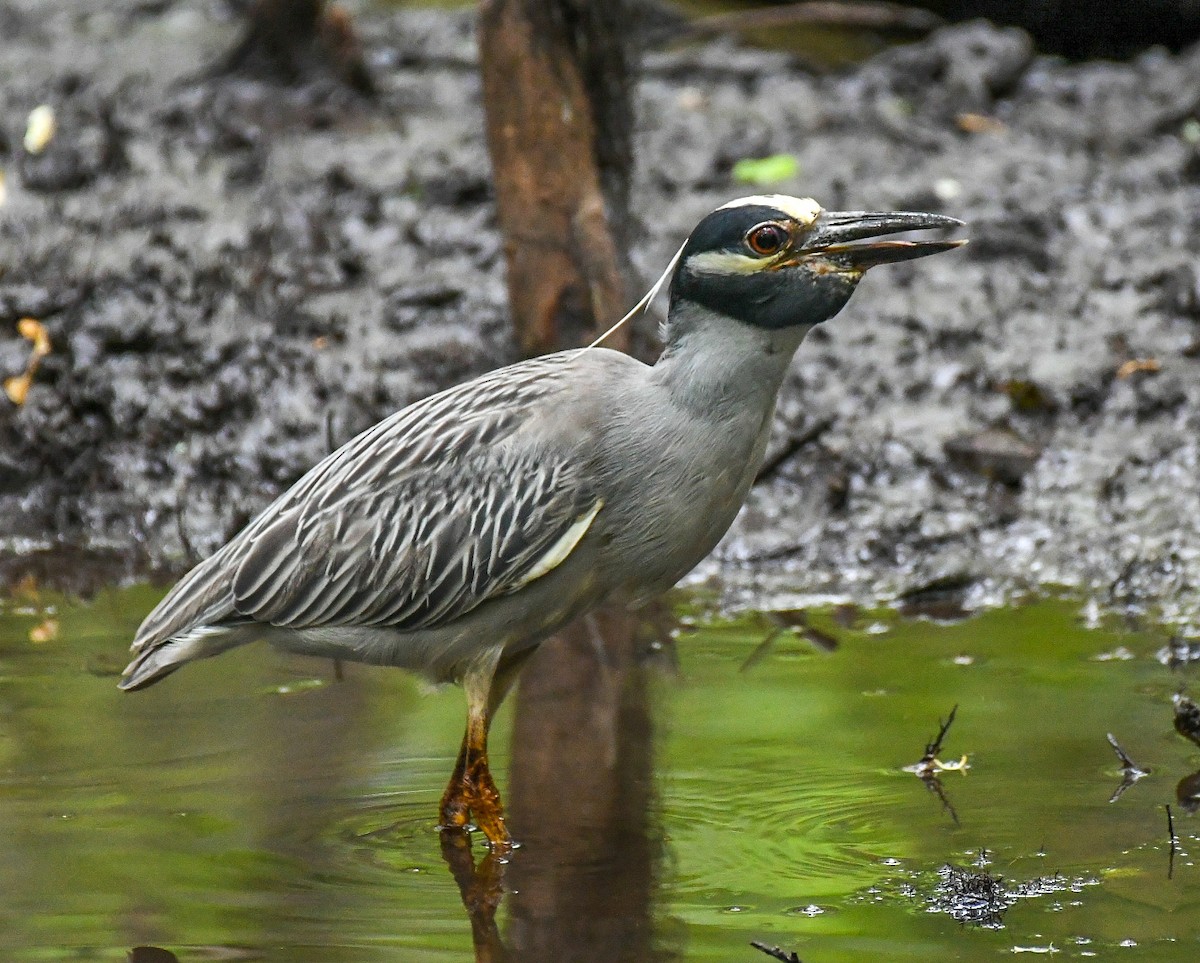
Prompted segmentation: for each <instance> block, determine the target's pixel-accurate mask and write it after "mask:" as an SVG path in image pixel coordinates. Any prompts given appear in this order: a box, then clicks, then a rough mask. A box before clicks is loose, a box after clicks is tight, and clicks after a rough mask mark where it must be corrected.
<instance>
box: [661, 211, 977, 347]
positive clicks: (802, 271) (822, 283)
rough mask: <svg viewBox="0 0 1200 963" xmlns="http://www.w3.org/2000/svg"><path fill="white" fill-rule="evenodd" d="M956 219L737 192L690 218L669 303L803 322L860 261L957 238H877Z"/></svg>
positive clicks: (857, 271)
mask: <svg viewBox="0 0 1200 963" xmlns="http://www.w3.org/2000/svg"><path fill="white" fill-rule="evenodd" d="M961 225H962V221H959V220H956V219H955V218H953V217H945V216H944V215H941V214H911V213H896V214H874V213H865V212H862V211H854V212H837V211H826V210H824V209H822V207H821V206H820V205H819V204H818V203H817V202H816V201H814V200H812V199H811V198H800V197H787V196H785V195H782V194H772V195H767V196H760V197H743V198H740V199H739V200H736V201H731V202H730V203H728V204H726V205H725V206H723V207H719V208H717V209H716V210H715V211H713V212H712V213H711V214H709V215H708V216H707V217H705V218H704V220H702V221H701V222H700V223H699V224H698V225H696V229H695V230H694V231H692V234H691V236H690V237H689V238H688V240H687V243H686V244H685V245H684V247H683V250H682V251H681V252H680V255H679V261H678V264H677V266H676V268H675V275H674V278H673V279H672V282H671V304H672V307H674V306H675V305H676V303H677V302H679V301H689V302H692V303H694V304H697V305H700V306H702V307H704V308H708V309H709V310H712V311H715V312H717V313H719V314H721V315H724V316H726V317H730V318H733V319H735V320H737V321H741V322H743V323H745V324H750V325H754V326H756V327H760V328H767V329H772V330H776V329H780V328H791V327H811V326H812V325H814V324H820V323H821V322H822V321H825V320H826V319H828V318H831V317H833V316H834V315H835V314H837V313H838V311H840V310H841V309H842V307H843V306H844V305H845V304H846V302H847V301H848V300H849V299H850V295H851V294H853V293H854V288H855V286H856V285H857V284H858V282H859V281H860V280H861V279H862V276H863V274H864V273H866V271H867V270H868V269H869V268H873V267H875V265H877V264H891V263H893V262H896V261H909V260H912V259H913V258H918V257H925V256H926V255H927V254H937V253H938V252H940V251H949V250H951V249H953V248H956V247H959V246H960V245H962V244H965V243H966V241H964V240H954V241H941V240H936V241H894V240H879V238H882V237H885V236H887V235H890V234H899V233H901V232H904V231H921V230H927V229H930V228H945V227H959V226H961Z"/></svg>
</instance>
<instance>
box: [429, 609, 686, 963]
mask: <svg viewBox="0 0 1200 963" xmlns="http://www.w3.org/2000/svg"><path fill="white" fill-rule="evenodd" d="M640 628H641V624H640V620H639V617H638V616H637V615H634V614H631V613H629V612H626V611H624V610H621V609H618V608H616V607H610V608H608V609H605V610H602V611H600V612H597V613H593V614H592V615H589V616H586V617H584V618H582V619H579V620H577V621H576V622H574V623H573V624H572V625H570V626H569V627H568V628H567V629H566V630H564V631H563V632H562V633H561V634H560V635H559V636H557V637H556V638H554V639H553V640H551V641H550V642H548V643H546V645H544V646H543V647H542V649H541V650H540V651H539V652H538V654H537V655H536V656H535V657H534V659H533V661H532V662H531V664H530V665H529V667H528V668H527V669H526V671H525V674H524V676H523V677H522V680H521V687H520V694H519V701H518V704H517V711H516V719H515V722H514V731H513V756H512V768H511V776H510V780H509V782H510V789H509V799H510V800H511V806H510V817H509V818H510V822H511V825H512V828H513V834H514V836H515V838H516V839H517V840H519V841H520V844H521V848H520V849H518V850H517V851H516V853H515V854H514V855H513V856H512V858H511V861H510V862H509V863H508V864H507V866H506V865H505V864H504V863H502V862H500V861H498V860H496V858H495V857H494V856H493V855H492V854H491V853H489V854H488V855H487V856H485V857H484V858H483V860H482V861H481V862H480V863H479V864H478V865H475V863H474V860H473V858H472V856H471V853H470V851H469V843H468V842H467V841H466V840H465V839H464V838H463V837H462V836H457V835H446V836H445V838H444V839H443V847H442V851H443V856H444V857H445V859H446V862H447V863H448V864H449V866H450V870H451V873H452V874H453V876H454V878H455V880H456V882H457V883H458V886H459V891H460V893H461V894H462V898H463V905H464V906H465V907H466V909H467V913H468V916H469V917H470V920H471V931H472V937H473V940H474V945H475V955H476V960H477V961H480V963H482V961H489V963H494V961H501V960H509V959H519V960H521V961H522V963H541V961H546V963H550V961H553V963H559V961H561V960H563V959H571V960H574V961H580V963H588V961H595V963H601V961H603V963H619V961H638V963H644V961H647V960H652V959H656V958H657V959H663V958H664V957H663V956H662V955H659V956H658V957H656V956H655V952H654V950H653V948H652V945H651V944H652V939H651V937H652V927H651V896H652V891H653V886H654V880H655V865H656V859H657V856H658V854H659V852H660V849H661V840H660V838H659V836H658V834H657V833H655V832H653V831H652V828H651V826H650V816H649V809H650V802H651V796H652V781H651V764H652V748H653V726H652V724H651V716H650V709H649V705H648V699H647V686H646V672H647V669H646V667H645V659H644V655H645V654H646V653H647V652H649V651H650V648H651V647H650V646H649V645H647V644H646V642H647V640H646V639H645V637H644V636H643V635H642V634H641V633H640V632H639V629H640ZM505 889H507V890H508V891H509V892H510V894H511V895H510V896H509V916H510V920H511V925H510V927H509V931H508V934H507V941H508V946H507V947H506V946H505V945H504V943H503V942H502V941H501V939H500V935H499V932H498V929H497V926H496V922H495V912H496V908H497V906H498V905H499V902H500V899H501V897H502V894H503V891H504V890H505Z"/></svg>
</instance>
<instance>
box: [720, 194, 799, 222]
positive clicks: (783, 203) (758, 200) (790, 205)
mask: <svg viewBox="0 0 1200 963" xmlns="http://www.w3.org/2000/svg"><path fill="white" fill-rule="evenodd" d="M752 204H753V205H759V206H762V207H774V208H776V209H777V210H780V211H783V213H784V214H786V215H787V216H788V217H790V218H792V219H793V220H795V221H796V222H797V223H799V224H803V225H804V226H805V227H808V226H809V225H810V224H812V222H813V221H815V220H816V219H817V215H818V214H820V213H821V205H820V204H818V203H817V202H816V201H814V200H813V199H812V198H811V197H789V196H788V195H787V194H754V195H751V196H750V197H739V198H738V199H737V200H736V201H730V202H729V203H728V204H722V205H721V206H720V207H718V208H717V210H718V211H723V210H725V209H726V208H729V207H747V206H749V205H752Z"/></svg>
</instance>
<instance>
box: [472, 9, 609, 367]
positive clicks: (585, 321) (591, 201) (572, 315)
mask: <svg viewBox="0 0 1200 963" xmlns="http://www.w3.org/2000/svg"><path fill="white" fill-rule="evenodd" d="M629 16H630V11H629V4H628V2H627V0H606V2H604V3H594V2H589V0H483V3H482V4H481V7H480V15H479V47H480V67H481V71H482V77H483V96H484V108H485V111H486V114H487V135H488V147H489V150H490V151H491V156H492V167H493V170H494V175H495V184H496V205H497V210H498V213H499V219H500V227H501V230H502V231H503V233H504V239H505V242H504V243H505V258H506V262H507V267H508V291H509V303H510V305H511V308H512V313H513V323H514V325H515V327H516V333H517V340H518V341H519V343H520V345H521V348H522V349H523V350H524V351H525V352H526V353H527V354H531V355H532V354H540V353H543V352H546V351H553V350H557V349H559V348H565V347H573V346H575V345H578V344H581V343H586V342H587V341H589V340H591V339H592V338H593V337H594V336H595V335H597V334H598V333H599V332H601V331H603V330H604V329H605V328H607V327H608V326H609V325H610V324H611V323H612V322H614V321H615V320H617V318H619V317H620V316H621V314H622V313H624V310H625V308H626V306H627V301H628V292H627V285H626V280H625V278H626V273H627V272H626V266H627V261H626V257H625V254H624V252H625V251H626V250H627V244H626V240H627V239H626V236H625V231H626V222H627V219H628V208H629V176H630V167H631V164H632V148H631V138H632V107H631V98H630V82H631V65H630V54H629V46H628V39H627V38H628V34H629ZM610 343H611V344H612V346H613V347H627V346H628V344H629V337H628V333H627V332H621V333H620V337H619V338H615V339H614V340H613V341H612V342H610Z"/></svg>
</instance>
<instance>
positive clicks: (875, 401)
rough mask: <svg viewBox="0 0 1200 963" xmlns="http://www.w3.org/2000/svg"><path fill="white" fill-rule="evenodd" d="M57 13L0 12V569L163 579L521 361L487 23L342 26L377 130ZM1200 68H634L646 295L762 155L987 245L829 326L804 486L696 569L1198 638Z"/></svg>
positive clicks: (689, 62)
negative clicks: (1034, 592)
mask: <svg viewBox="0 0 1200 963" xmlns="http://www.w3.org/2000/svg"><path fill="white" fill-rule="evenodd" d="M71 7H72V9H71V11H70V12H69V13H68V12H66V11H57V12H56V11H55V10H53V9H49V8H46V7H45V5H43V4H38V3H35V2H34V0H0V24H3V26H4V34H5V44H6V56H5V58H4V60H3V63H0V172H2V174H3V178H4V180H3V182H2V183H3V186H4V191H3V194H4V200H3V204H2V206H0V243H2V244H3V247H4V250H5V259H4V263H3V265H2V266H0V271H2V273H0V380H3V379H8V378H13V377H20V376H21V375H22V374H23V373H24V372H25V371H26V366H27V364H28V362H29V341H28V340H26V339H25V338H22V337H21V336H20V335H19V334H18V333H17V330H16V324H17V322H18V321H19V320H20V319H21V318H25V317H29V318H36V319H37V320H38V321H40V322H41V323H42V324H43V325H44V326H45V329H46V333H47V336H48V338H49V340H50V343H51V344H52V345H53V350H52V351H51V352H50V353H49V354H47V355H45V356H44V357H43V358H42V359H41V362H40V365H39V367H38V370H37V372H36V375H35V376H34V377H33V378H32V380H31V382H30V384H29V386H28V390H27V392H26V394H25V396H24V398H23V403H22V404H19V405H18V404H13V403H12V402H11V401H9V400H8V399H7V398H5V397H0V557H2V558H0V561H2V562H3V564H2V565H0V569H2V570H3V571H4V572H8V573H11V575H12V577H14V578H17V577H20V575H21V574H22V560H24V559H30V558H35V557H44V554H45V553H47V552H52V551H57V550H61V549H64V548H70V549H72V550H74V551H83V552H86V553H90V554H91V555H92V556H94V557H108V558H112V559H114V560H116V562H117V565H116V567H115V569H114V571H115V572H116V573H117V574H119V575H127V574H130V573H143V574H144V573H146V572H152V571H158V572H177V571H179V570H181V569H183V568H186V567H187V566H188V565H189V564H191V563H192V562H194V561H195V557H196V556H197V555H203V554H206V553H207V552H209V551H211V550H213V549H214V548H215V547H216V546H218V545H219V544H221V543H222V542H223V541H224V540H225V539H227V538H228V537H229V536H230V535H231V534H232V533H233V532H234V531H235V530H236V529H237V528H239V527H240V526H241V525H243V524H244V523H245V522H246V521H247V520H248V519H249V518H251V517H252V516H253V515H254V514H255V513H256V512H257V511H258V510H260V509H261V508H262V507H263V506H264V505H265V504H266V503H267V502H268V501H269V500H270V499H271V498H272V497H273V496H274V495H276V494H277V493H278V492H279V491H281V490H282V489H283V488H284V487H286V486H287V485H288V484H290V483H291V482H292V481H294V480H295V479H296V478H297V477H298V476H299V475H300V474H301V473H302V472H303V471H304V470H305V469H307V468H308V467H309V466H310V465H312V464H313V463H314V462H315V461H316V460H317V459H319V458H320V457H321V456H322V455H323V454H324V453H325V452H326V451H327V447H328V443H329V440H330V438H332V440H333V441H334V442H335V443H341V442H343V441H345V440H347V439H348V438H350V437H351V436H352V435H353V434H355V433H356V432H358V431H360V430H362V429H364V428H366V427H367V426H369V425H370V424H372V423H373V422H374V421H376V420H378V419H379V418H381V417H383V416H384V415H386V414H388V413H389V412H391V411H393V410H395V409H396V408H398V407H400V406H402V405H404V404H406V403H408V402H410V401H412V400H415V399H417V398H419V397H421V396H423V395H425V394H428V393H429V392H432V391H434V390H437V389H439V388H442V387H445V386H447V385H449V384H452V383H454V382H456V381H460V380H462V379H464V378H467V377H470V376H473V375H475V374H478V373H480V372H482V371H484V370H486V369H488V368H491V367H494V366H496V365H499V364H503V363H506V362H508V361H511V360H514V359H515V358H516V356H517V351H516V348H515V345H514V343H513V340H512V337H511V334H510V331H509V325H508V316H507V308H506V304H505V299H506V295H505V287H504V280H503V276H502V271H503V263H502V262H503V258H502V256H501V255H502V248H501V239H500V235H499V232H498V230H497V226H496V220H495V212H494V207H493V202H492V199H491V194H490V186H489V178H490V172H489V167H488V162H487V154H486V149H485V144H484V133H483V130H484V128H483V116H482V110H481V106H480V84H479V79H478V74H477V56H476V48H475V39H474V22H473V17H472V15H471V13H470V11H457V12H447V11H441V10H413V9H402V10H395V11H386V12H385V11H383V10H381V8H379V7H370V6H362V7H361V8H358V7H355V8H354V9H353V10H352V12H353V14H354V17H355V24H356V27H357V31H358V35H359V39H360V40H361V44H362V49H363V50H364V51H365V57H366V62H367V64H368V66H369V68H370V71H371V76H372V79H373V81H374V84H375V86H376V96H375V98H374V99H373V100H370V101H367V100H364V99H363V98H361V97H359V96H357V95H354V94H351V93H347V92H344V91H339V90H337V89H331V88H330V85H328V84H326V85H323V86H322V85H308V86H304V85H301V86H299V87H295V88H290V89H289V88H281V87H279V86H277V85H276V86H272V85H271V84H269V83H264V82H261V81H257V80H254V79H251V78H246V77H222V78H214V77H209V76H206V74H205V70H206V67H207V66H208V65H210V64H212V63H214V62H215V61H216V60H217V59H218V58H219V56H220V54H221V52H222V51H225V50H228V49H230V47H231V45H232V44H233V42H234V40H235V35H236V33H237V30H238V25H237V24H236V23H234V22H232V21H224V22H222V21H220V20H218V19H214V18H213V17H212V16H211V15H210V14H209V13H207V12H205V11H204V10H202V9H199V8H195V7H193V6H191V5H187V4H180V3H173V2H166V3H151V4H147V3H139V2H135V0H118V2H111V0H109V2H101V0H78V2H76V3H74V4H72V5H71ZM1198 73H1200V48H1196V47H1193V48H1190V49H1186V50H1184V51H1183V52H1181V53H1179V54H1171V53H1166V52H1162V51H1159V50H1153V51H1150V52H1147V53H1144V54H1142V55H1140V56H1138V57H1137V58H1136V59H1133V60H1131V61H1129V62H1126V63H1114V62H1095V63H1079V64H1068V63H1064V62H1063V61H1061V60H1057V59H1051V58H1045V57H1040V56H1037V55H1036V54H1035V53H1034V52H1033V46H1032V44H1031V42H1030V40H1029V38H1028V36H1026V35H1025V34H1023V33H1021V32H1020V31H1018V30H1014V29H1001V28H996V27H992V26H989V25H987V24H984V23H982V22H975V23H968V24H962V25H958V26H953V27H948V28H945V29H942V30H939V31H937V32H935V33H933V34H931V35H930V36H929V37H927V38H925V39H922V40H920V41H919V42H916V43H913V44H911V45H908V46H904V47H898V48H895V49H893V50H891V51H888V52H885V53H882V54H880V55H878V56H876V57H875V58H873V59H871V60H869V61H867V62H866V63H864V64H862V65H861V66H859V67H856V68H853V69H849V70H847V71H845V72H843V73H839V74H834V75H823V74H817V73H814V72H812V71H811V70H810V69H808V68H807V67H806V66H805V65H804V64H803V63H801V62H800V61H799V60H797V59H796V58H794V57H792V56H791V55H789V54H786V53H782V52H778V51H763V50H755V49H750V48H747V47H744V46H738V45H736V44H735V43H733V42H732V41H730V40H728V39H718V40H714V41H711V42H705V43H702V44H695V45H685V46H680V47H675V48H670V49H660V50H651V51H648V52H647V53H646V55H645V57H644V70H643V74H642V78H641V81H640V84H639V87H638V90H637V112H638V117H639V127H638V133H637V138H636V144H635V148H636V173H635V182H634V184H633V203H632V205H631V206H632V208H633V209H634V210H635V211H640V212H643V213H642V223H641V224H640V226H636V227H635V229H634V230H633V231H632V237H633V239H634V241H633V248H632V250H631V252H630V255H631V259H632V262H633V264H634V265H635V267H636V268H637V270H638V271H639V272H640V273H641V274H642V276H643V277H645V278H652V277H654V276H655V275H656V274H657V273H658V271H659V270H661V267H662V265H663V264H665V263H666V261H667V260H668V259H669V257H670V256H671V254H672V253H673V252H674V251H675V249H676V248H677V246H678V244H679V242H680V240H681V238H682V237H683V235H684V233H685V232H686V231H687V230H688V229H689V227H690V226H691V225H692V224H694V223H695V222H696V221H697V220H698V218H699V217H700V216H702V215H703V214H704V213H705V212H707V211H708V210H710V209H711V208H712V207H714V206H716V205H717V204H719V203H723V202H724V201H726V200H728V199H729V198H730V197H732V196H735V195H737V194H739V193H744V192H746V190H747V188H746V187H745V186H743V185H739V184H738V183H736V182H735V180H734V176H733V172H734V169H735V166H736V165H737V163H738V162H739V161H741V160H743V159H746V158H764V157H772V156H776V155H788V156H790V157H793V158H794V159H795V162H796V163H795V170H796V171H798V173H796V174H794V175H792V176H791V177H789V178H787V179H785V180H784V181H782V182H781V183H779V184H777V185H776V186H775V187H774V188H770V189H774V190H779V191H783V192H788V193H799V194H806V195H812V196H814V197H816V198H817V199H819V200H820V201H821V202H822V203H824V204H825V205H826V206H828V207H831V208H843V209H845V208H864V209H865V208H876V209H889V208H890V209H905V208H907V209H919V210H932V211H940V212H944V213H949V214H953V215H955V216H957V217H961V218H962V219H964V220H965V221H967V222H968V224H969V225H970V233H971V237H972V243H971V245H969V246H968V247H967V248H966V249H964V251H963V252H962V253H961V254H960V255H956V257H955V258H953V259H951V258H946V259H939V260H944V261H945V263H944V264H943V263H936V262H935V261H929V262H921V263H919V264H916V265H911V266H909V265H904V266H898V267H896V268H893V269H891V270H890V271H889V272H886V273H885V272H875V273H874V274H873V275H872V276H871V277H870V278H868V279H867V280H866V282H865V283H864V284H863V285H862V287H861V290H860V291H859V293H858V294H857V295H856V297H855V302H854V304H852V305H851V307H850V309H849V310H848V311H846V312H844V313H843V315H842V316H840V317H839V318H838V319H837V321H836V322H835V323H832V324H830V325H828V326H825V327H823V328H821V329H818V330H817V331H815V332H814V333H813V334H812V335H811V336H810V337H809V339H808V342H807V343H806V344H805V346H804V347H803V348H802V350H801V352H800V354H799V356H798V359H797V361H796V364H795V365H794V367H793V369H792V372H791V376H790V378H789V382H788V384H787V385H786V386H785V389H784V393H783V396H782V398H781V402H780V406H779V412H778V417H777V423H776V437H775V438H774V439H773V444H772V447H771V451H773V452H776V453H778V452H784V453H786V454H785V457H784V458H783V459H782V460H780V461H779V462H777V463H776V464H775V465H773V466H772V471H771V472H770V474H769V477H768V478H766V479H765V480H764V483H763V484H761V485H759V486H757V487H756V488H755V490H754V492H753V493H752V495H751V499H750V504H749V505H748V507H747V510H746V511H745V512H744V513H743V515H742V517H741V519H740V520H739V522H738V524H737V525H736V527H735V529H734V530H733V531H732V532H731V533H730V535H729V537H728V538H727V539H726V541H725V542H724V544H723V545H722V547H721V548H720V549H719V551H718V552H717V554H716V555H715V556H714V558H712V559H711V560H709V561H708V562H707V563H705V565H704V566H702V568H701V570H700V571H699V572H698V573H697V575H696V578H697V579H704V578H714V579H715V580H717V581H718V583H719V584H720V585H721V586H722V587H723V588H724V592H725V595H724V600H725V602H726V603H728V604H729V605H731V606H737V605H740V604H754V605H756V606H762V605H763V604H773V605H776V606H777V607H779V608H784V609H799V608H803V607H804V606H805V604H808V603H809V602H810V601H811V600H812V599H813V598H821V599H828V598H830V597H842V598H846V599H852V600H855V601H859V602H868V603H869V602H874V601H877V600H879V599H880V598H895V597H897V596H899V595H901V594H902V593H905V592H911V591H913V590H914V589H918V588H919V587H921V586H927V585H931V584H936V583H937V582H938V581H939V580H941V579H945V578H947V577H953V578H954V579H961V580H962V582H963V584H964V585H968V586H969V588H967V589H966V591H965V594H964V597H963V598H962V600H961V602H962V606H963V607H964V608H968V609H970V608H975V607H978V606H979V605H981V604H987V603H989V602H995V601H1000V600H1002V599H1004V598H1007V597H1010V596H1011V595H1013V594H1015V593H1021V592H1024V591H1028V590H1031V589H1037V588H1040V587H1044V586H1047V585H1054V586H1064V585H1065V586H1071V587H1074V588H1075V589H1076V590H1077V591H1079V592H1081V593H1085V594H1088V595H1091V596H1092V597H1094V598H1097V599H1100V600H1101V601H1102V603H1103V604H1104V605H1107V606H1115V607H1119V608H1122V609H1126V610H1129V611H1132V612H1134V613H1140V612H1146V613H1148V614H1151V615H1155V616H1160V617H1165V618H1167V619H1171V620H1174V621H1176V622H1179V623H1181V624H1183V625H1185V626H1186V625H1189V624H1190V625H1193V626H1200V588H1198V586H1200V547H1198V546H1200V514H1197V513H1196V512H1195V511H1194V510H1193V509H1194V505H1195V504H1196V502H1197V500H1198V499H1200V471H1198V470H1197V466H1198V465H1200V353H1198V352H1197V351H1196V349H1195V345H1197V344H1198V343H1200V274H1198V273H1197V267H1196V265H1197V264H1198V263H1200V221H1198V220H1197V218H1198V217H1200V213H1198V212H1200V143H1198V141H1200V137H1197V136H1195V133H1196V131H1197V130H1200V127H1198V126H1197V123H1198V120H1200V117H1198V114H1200V99H1198V98H1197V96H1196V93H1195V84H1194V83H1193V81H1194V78H1195V76H1196V75H1197V74H1198ZM42 105H46V106H47V107H48V108H49V109H50V110H52V112H53V117H54V131H53V134H52V136H50V137H49V139H48V140H45V139H44V134H43V137H42V138H41V139H43V140H44V142H43V143H41V144H40V150H39V151H37V152H33V153H31V152H29V151H28V150H27V149H26V147H25V145H24V144H23V135H24V134H25V133H26V123H27V120H28V118H29V116H30V114H31V112H32V111H34V110H35V109H37V108H39V107H40V106H42ZM1150 360H1153V362H1154V365H1153V366H1152V365H1150V364H1149V361H1150ZM813 426H820V431H819V432H815V433H813V434H811V436H810V429H812V428H813ZM796 439H801V440H802V441H801V442H799V443H798V442H797V441H796ZM962 439H967V440H968V442H967V443H965V444H966V447H965V448H964V447H963V445H964V443H963V442H962ZM998 439H1003V440H1004V442H1005V444H1004V445H1000V446H999V447H998V448H997V447H996V446H993V445H992V441H995V440H998ZM985 442H986V444H985ZM964 457H965V458H966V460H965V461H964V460H963V459H964ZM39 553H41V555H39ZM31 564H32V563H31ZM48 568H49V569H50V570H51V571H52V570H53V569H54V566H53V565H50V566H48ZM60 568H61V566H60Z"/></svg>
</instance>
